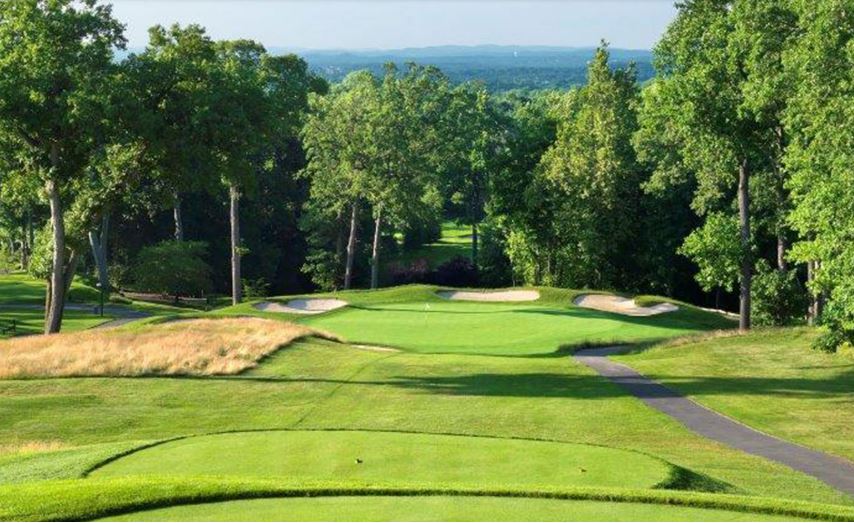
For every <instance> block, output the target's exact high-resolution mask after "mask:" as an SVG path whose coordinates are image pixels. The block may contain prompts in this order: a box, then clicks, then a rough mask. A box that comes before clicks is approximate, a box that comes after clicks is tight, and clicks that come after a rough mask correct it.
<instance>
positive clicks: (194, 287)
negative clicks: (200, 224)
mask: <svg viewBox="0 0 854 523" xmlns="http://www.w3.org/2000/svg"><path fill="white" fill-rule="evenodd" d="M206 254H207V244H206V243H204V242H178V241H174V240H168V241H164V242H160V243H158V244H157V245H153V246H151V247H145V248H143V249H142V250H141V251H139V255H138V257H137V258H138V259H137V263H136V267H135V270H134V281H135V282H136V287H137V289H138V290H141V291H144V292H159V293H161V294H168V295H170V296H174V297H175V301H178V297H179V296H182V295H185V296H187V295H190V296H198V295H201V294H204V293H206V292H209V291H210V290H211V287H212V285H211V268H210V266H209V265H208V264H207V263H206V262H205V261H204V257H205V255H206Z"/></svg>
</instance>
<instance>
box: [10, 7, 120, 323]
mask: <svg viewBox="0 0 854 523" xmlns="http://www.w3.org/2000/svg"><path fill="white" fill-rule="evenodd" d="M122 30H123V28H122V26H121V24H119V23H118V22H117V21H116V20H115V19H114V18H113V16H112V13H111V9H110V7H109V6H105V5H97V3H96V2H95V0H81V1H72V0H50V1H40V0H9V1H7V2H4V3H3V4H2V6H0V126H2V130H3V132H5V133H9V134H11V135H12V136H13V138H14V140H15V141H16V142H17V143H18V144H19V145H20V147H19V148H18V150H17V151H16V153H17V155H18V156H19V158H20V161H21V164H23V165H24V166H25V168H26V170H27V175H28V176H36V177H38V178H39V180H40V181H41V182H42V184H43V187H44V195H45V198H46V199H47V201H48V203H49V206H50V216H51V231H52V260H51V264H50V278H49V282H48V283H49V285H48V296H47V298H48V299H47V300H46V302H47V303H46V304H47V307H46V312H45V332H46V333H54V332H58V331H59V330H60V328H61V325H62V314H63V307H64V302H65V289H66V286H67V285H68V283H69V282H70V278H71V277H73V269H74V263H68V262H69V256H68V253H67V252H66V237H65V236H66V235H65V219H64V216H63V214H64V210H65V209H64V205H63V203H64V202H63V194H64V193H67V191H68V190H69V187H68V186H69V183H70V182H72V181H74V180H75V179H77V178H79V177H80V176H81V174H82V173H83V170H84V169H85V167H86V166H87V164H88V163H89V160H90V157H91V154H92V152H93V150H94V149H95V148H97V146H98V144H97V143H96V142H95V140H94V139H93V138H94V137H93V135H94V134H95V133H96V132H97V129H98V127H99V126H100V125H101V123H102V121H103V114H104V105H105V93H106V91H107V90H108V88H107V84H108V82H109V80H110V78H111V76H112V74H113V72H114V68H115V65H114V63H113V49H114V48H115V47H117V46H118V47H121V46H124V38H123V36H122ZM72 258H73V257H72Z"/></svg>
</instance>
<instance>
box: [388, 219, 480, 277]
mask: <svg viewBox="0 0 854 523" xmlns="http://www.w3.org/2000/svg"><path fill="white" fill-rule="evenodd" d="M471 244H472V237H471V226H469V225H458V224H457V223H455V222H450V221H447V222H444V223H442V234H441V236H440V237H439V239H438V240H436V241H435V242H433V243H428V244H426V245H422V246H421V247H418V248H415V249H410V250H403V247H402V246H401V247H400V252H398V253H395V254H394V255H392V257H391V258H390V259H389V261H388V263H387V264H386V266H387V267H388V266H389V265H392V264H397V265H402V266H404V267H406V266H408V265H410V264H412V263H413V262H415V261H417V260H425V261H426V262H427V265H428V266H429V268H431V269H435V268H436V267H438V266H439V265H441V264H443V263H445V262H446V261H449V260H452V259H454V258H456V257H458V256H462V257H464V258H470V257H471Z"/></svg>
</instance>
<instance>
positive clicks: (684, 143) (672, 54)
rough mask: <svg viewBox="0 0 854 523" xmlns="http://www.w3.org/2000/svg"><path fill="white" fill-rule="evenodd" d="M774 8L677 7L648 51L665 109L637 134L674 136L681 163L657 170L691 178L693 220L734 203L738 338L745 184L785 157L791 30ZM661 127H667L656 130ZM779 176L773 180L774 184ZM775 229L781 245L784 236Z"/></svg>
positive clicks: (746, 319) (701, 1)
mask: <svg viewBox="0 0 854 523" xmlns="http://www.w3.org/2000/svg"><path fill="white" fill-rule="evenodd" d="M779 5H780V4H779V2H772V1H770V0H769V1H767V2H766V1H761V2H753V1H752V0H736V1H724V0H697V1H693V2H686V3H683V4H678V7H679V12H678V14H677V17H676V19H675V20H674V22H673V23H672V24H671V25H670V27H668V29H667V32H666V33H665V35H664V37H663V38H662V40H661V42H659V44H658V45H657V46H656V50H655V53H656V67H657V70H658V79H657V80H656V82H655V89H656V90H657V93H656V96H657V99H658V100H659V101H660V102H662V103H665V104H667V105H666V106H664V107H658V108H656V110H654V111H652V112H645V113H644V114H643V115H642V118H641V122H642V127H646V128H649V129H654V128H656V127H658V128H662V127H665V128H670V129H672V131H671V132H669V133H668V134H667V135H666V138H667V139H668V140H670V142H671V143H675V145H676V146H677V150H678V155H679V158H678V162H676V161H669V162H667V163H666V164H665V166H664V169H668V170H671V172H672V169H673V167H674V166H676V165H681V167H683V168H685V169H686V171H687V172H688V173H690V174H691V175H692V176H693V177H694V179H695V183H696V191H695V198H694V202H693V206H694V208H695V209H696V210H697V211H698V213H699V214H701V215H705V214H706V213H707V212H710V211H721V210H724V209H726V207H727V206H729V205H730V202H731V201H732V200H730V198H732V196H733V193H734V195H735V202H736V207H737V209H738V216H739V233H738V235H739V239H740V243H741V250H742V253H743V254H742V256H741V269H740V277H739V312H740V321H739V326H740V328H741V329H748V328H750V310H751V303H750V298H751V281H752V277H753V263H754V260H753V257H752V252H753V245H754V239H753V238H752V236H751V217H752V211H753V209H752V207H753V206H754V204H752V203H751V193H750V185H751V183H750V181H751V177H754V176H757V175H761V174H763V173H765V172H771V171H773V169H775V165H779V158H780V157H781V154H782V153H781V148H782V147H784V142H783V138H782V137H781V135H780V134H779V130H780V127H779V116H780V114H781V110H782V106H781V104H782V103H783V101H784V100H785V98H786V94H785V90H784V88H783V87H784V85H785V82H784V81H783V79H782V76H781V69H780V57H781V51H782V49H783V48H784V47H785V45H786V41H787V39H788V35H789V33H790V31H789V25H790V24H789V19H788V17H787V16H786V12H785V10H784V9H779V8H778V6H779ZM758 35H761V36H758ZM661 117H665V118H669V119H670V122H669V123H668V124H667V125H663V124H661V123H655V122H656V121H657V120H659V119H660V118H661ZM648 135H649V133H648ZM671 160H673V159H672V158H671ZM783 176H784V174H783V173H781V172H778V173H777V178H778V179H782V177H783ZM662 178H665V177H662ZM781 199H785V195H781ZM779 205H780V203H779V201H778V202H777V204H776V205H774V206H772V208H773V207H779ZM776 221H777V223H778V224H779V223H780V220H776ZM777 229H778V233H779V237H780V238H781V239H782V238H783V234H784V232H783V230H782V229H781V228H779V227H778V228H777ZM782 249H784V245H783V242H782V241H781V250H782Z"/></svg>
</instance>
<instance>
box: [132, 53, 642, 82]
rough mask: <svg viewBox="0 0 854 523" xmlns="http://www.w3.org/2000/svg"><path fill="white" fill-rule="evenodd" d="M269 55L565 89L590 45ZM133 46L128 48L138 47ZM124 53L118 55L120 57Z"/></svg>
mask: <svg viewBox="0 0 854 523" xmlns="http://www.w3.org/2000/svg"><path fill="white" fill-rule="evenodd" d="M268 50H269V51H270V52H271V53H273V54H286V53H295V54H298V55H300V56H302V57H303V58H305V60H306V61H307V62H308V64H309V67H311V69H312V70H313V71H314V72H316V73H317V74H319V75H321V76H323V77H324V78H326V79H327V80H329V81H331V82H338V81H341V79H343V78H344V77H345V76H347V74H348V73H351V72H353V71H356V70H359V69H368V70H370V71H373V72H374V73H375V74H381V73H382V71H383V65H384V64H386V63H387V62H394V63H396V64H397V65H399V66H401V67H402V66H404V65H405V64H406V63H407V62H416V63H418V64H420V65H435V66H437V67H439V68H440V69H442V71H443V72H444V73H445V74H447V75H448V77H450V79H451V80H452V81H453V82H465V81H468V80H481V81H483V82H484V83H485V84H486V86H487V87H488V88H489V89H490V90H491V91H494V92H499V91H509V90H511V89H553V88H561V89H566V88H569V87H572V86H575V85H581V84H584V83H585V82H586V81H587V62H588V61H589V60H590V59H591V58H592V57H593V54H594V53H595V52H596V48H594V47H548V46H515V45H477V46H457V45H444V46H436V47H418V48H405V49H391V50H345V49H340V50H312V49H295V48H284V47H270V48H268ZM141 51H142V49H131V50H130V52H141ZM610 52H611V64H612V65H613V66H615V67H624V66H626V65H627V64H628V63H630V62H634V63H635V64H636V66H637V71H638V79H639V80H640V81H641V82H644V81H646V80H648V79H650V78H652V76H653V68H652V52H650V51H647V50H635V49H610ZM126 55H127V53H126V52H120V53H118V54H117V57H118V58H119V59H121V58H124V57H125V56H126Z"/></svg>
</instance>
